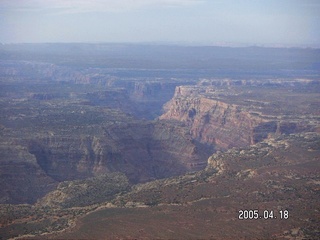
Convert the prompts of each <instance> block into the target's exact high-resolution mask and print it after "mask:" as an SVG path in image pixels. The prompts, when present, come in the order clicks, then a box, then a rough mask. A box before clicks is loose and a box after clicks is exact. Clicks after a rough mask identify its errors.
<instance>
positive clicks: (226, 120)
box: [160, 80, 318, 150]
mask: <svg viewBox="0 0 320 240" xmlns="http://www.w3.org/2000/svg"><path fill="white" fill-rule="evenodd" d="M218 83H219V84H221V85H224V84H225V81H224V80H221V81H220V82H219V81H213V84H215V85H213V86H208V82H200V83H199V85H198V86H179V87H177V88H176V90H175V95H174V97H173V98H172V99H171V100H170V101H169V102H168V103H166V104H165V106H164V114H163V115H161V116H160V119H161V120H175V121H179V122H182V123H184V124H185V125H186V126H187V127H189V129H190V133H191V135H192V137H193V138H194V139H196V140H198V141H199V142H201V143H205V144H208V145H213V146H217V148H220V149H222V150H226V149H229V148H232V147H241V146H247V145H250V144H254V143H257V142H259V141H262V140H263V139H265V138H267V137H268V134H270V133H278V134H281V133H285V134H290V133H295V132H302V131H317V126H318V124H317V122H318V117H313V115H312V113H313V112H315V111H316V110H315V109H311V112H310V113H309V112H308V113H306V112H301V115H300V109H302V110H305V109H306V106H308V105H307V104H309V103H308V102H307V101H305V102H302V101H301V102H299V103H301V105H299V108H300V109H299V108H297V107H296V106H297V105H294V104H293V103H287V101H286V100H285V99H286V97H291V96H290V95H288V93H286V92H283V93H281V94H283V95H282V96H281V97H282V99H280V100H281V101H280V100H278V101H274V102H273V101H272V99H270V96H267V94H266V93H268V90H267V89H264V90H263V91H261V90H260V91H261V95H258V94H257V95H253V93H252V92H253V91H252V90H250V89H248V87H247V84H248V83H247V82H245V81H243V82H240V84H244V86H241V85H240V86H238V85H236V86H231V87H230V84H231V83H232V84H234V83H233V82H231V83H229V84H227V86H226V87H225V86H223V87H221V86H220V87H217V86H216V85H217V84H218ZM294 83H295V82H293V84H294ZM299 86H300V85H299ZM299 86H298V87H299ZM259 87H260V86H259ZM280 87H281V86H280ZM249 88H250V87H249ZM263 88H264V87H263V86H261V87H260V89H263ZM287 88H288V86H287ZM289 88H290V87H289ZM251 89H254V90H256V89H255V85H253V86H251ZM284 91H287V90H284ZM257 92H258V91H257ZM266 96H267V100H265V99H264V98H266ZM316 96H317V95H315V96H314V97H316ZM271 97H272V96H271ZM277 98H279V97H277ZM310 99H311V98H310ZM275 100H277V99H275ZM293 100H294V99H293ZM294 101H297V100H294ZM313 101H315V99H313ZM270 102H271V103H272V106H270V105H271V104H270ZM297 103H298V102H297ZM291 104H292V105H291ZM272 109H273V110H272ZM278 109H281V111H282V112H281V113H279V115H277V114H272V111H274V112H275V113H277V112H278ZM308 110H309V109H308ZM294 111H295V112H294ZM309 111H310V110H309ZM292 112H293V113H294V114H292Z"/></svg>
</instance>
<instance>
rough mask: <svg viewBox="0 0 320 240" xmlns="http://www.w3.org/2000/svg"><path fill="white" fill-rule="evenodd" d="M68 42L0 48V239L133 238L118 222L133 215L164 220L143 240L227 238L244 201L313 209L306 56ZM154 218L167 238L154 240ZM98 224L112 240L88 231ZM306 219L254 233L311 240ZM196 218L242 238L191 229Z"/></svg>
mask: <svg viewBox="0 0 320 240" xmlns="http://www.w3.org/2000/svg"><path fill="white" fill-rule="evenodd" d="M75 45H76V46H77V47H78V48H77V49H78V50H77V51H75V50H72V49H73V48H70V51H67V52H66V51H65V49H69V45H68V44H66V45H63V44H62V45H60V44H57V45H55V44H52V45H51V44H48V45H46V44H44V45H41V44H39V45H35V49H37V50H34V49H31V50H30V49H29V48H31V45H28V46H24V45H16V46H14V45H13V46H7V47H6V46H1V47H0V53H3V54H2V55H0V85H1V90H0V131H1V137H0V143H1V144H0V163H1V165H0V186H1V188H0V213H1V215H2V216H3V217H1V222H0V238H13V237H18V236H19V235H20V237H22V238H28V237H30V238H31V239H34V238H43V237H44V236H47V237H48V238H58V239H59V238H60V239H61V238H74V236H76V237H75V238H88V237H89V236H92V237H93V238H100V237H101V236H102V235H99V234H107V235H109V236H112V237H110V238H119V237H120V238H138V237H139V233H137V232H136V230H137V227H138V228H139V226H133V225H130V224H129V225H130V226H129V225H128V227H129V229H131V230H130V231H131V232H130V231H129V232H130V234H132V235H125V234H124V233H123V232H121V229H118V227H117V226H118V225H119V226H120V225H121V222H123V221H124V222H127V221H128V219H131V218H132V217H134V218H137V219H140V217H139V216H140V215H139V214H142V215H143V216H147V218H146V219H148V217H149V216H152V215H157V214H160V215H161V216H160V215H159V216H158V215H157V218H156V219H157V220H155V222H153V221H151V220H150V221H151V223H152V224H155V225H152V224H150V228H148V229H144V230H143V231H144V232H140V234H141V236H145V237H147V238H152V237H153V236H156V237H157V236H158V237H160V238H161V237H162V238H181V237H182V236H183V237H186V238H192V236H193V237H195V236H196V235H194V234H197V236H202V237H203V238H210V237H216V238H221V237H222V236H226V237H227V238H230V237H235V236H238V235H237V234H239V231H240V232H241V229H243V228H246V226H245V223H242V224H240V223H237V221H235V219H234V216H235V215H234V216H233V215H232V214H233V212H232V211H234V212H237V211H238V210H240V208H243V209H246V208H245V207H247V208H248V209H249V208H250V206H249V203H252V206H251V208H252V207H257V208H261V206H269V208H270V209H271V208H272V209H274V210H276V209H277V208H278V206H277V205H276V204H274V202H277V201H279V202H281V204H280V203H279V204H280V205H281V207H283V209H285V208H289V209H290V211H291V212H292V213H296V214H298V213H299V214H302V216H304V214H303V213H302V212H301V211H302V210H301V209H302V208H303V207H307V206H305V205H303V204H300V205H299V202H301V201H310V204H311V205H310V206H316V205H317V203H318V202H317V200H316V192H315V189H316V187H317V184H318V183H317V181H318V179H319V174H318V173H317V169H319V163H318V162H319V161H318V160H319V159H318V152H319V134H320V127H319V126H320V124H319V121H320V111H319V106H320V98H319V92H320V82H319V71H318V68H317V66H318V65H317V64H319V61H317V59H318V54H319V53H318V51H317V50H314V51H311V50H310V49H306V50H304V51H303V50H297V49H292V50H290V51H289V50H283V49H278V50H277V49H260V48H258V49H251V48H249V49H229V48H226V49H224V48H221V49H220V48H215V47H213V48H204V49H201V48H192V47H190V48H188V47H186V48H181V49H180V48H179V47H164V46H155V47H154V48H153V47H150V46H144V47H142V48H140V47H138V46H130V45H129V46H127V45H124V46H118V45H112V44H110V45H104V44H101V45H99V44H97V45H94V44H93V45H90V44H89V45H85V44H84V45H81V44H79V45H77V44H75ZM98 49H99V50H98ZM123 49H126V51H127V52H126V54H124V55H123ZM160 50H161V51H160ZM182 50H183V51H184V50H186V53H185V55H184V57H183V58H182V57H181V56H180V55H177V56H175V55H174V53H179V52H180V51H182ZM231 50H232V51H231ZM233 50H234V53H233ZM253 50H255V51H253ZM145 51H147V52H148V51H149V52H148V54H146V55H144V54H143V52H145ZM159 52H161V54H159ZM208 52H211V55H210V54H208ZM279 52H281V53H283V54H284V55H281V57H280V58H279V59H278V63H277V64H274V59H275V58H276V57H279ZM212 53H215V54H216V55H215V54H212ZM244 53H245V54H246V55H245V56H246V58H243V57H241V56H243V55H242V54H244ZM303 54H304V55H305V58H304V59H308V60H307V61H302V60H299V59H298V57H300V56H301V55H303ZM150 56H153V58H152V61H151V60H150V59H149V58H150ZM212 56H215V57H212ZM293 56H294V57H293ZM193 57H194V58H195V59H196V60H197V61H198V60H199V59H202V58H204V59H207V58H208V59H209V60H210V59H211V61H209V60H208V61H205V62H203V63H202V65H201V64H200V62H201V61H200V62H199V61H198V62H197V61H196V60H195V59H193ZM226 57H231V58H232V59H234V61H233V63H236V64H235V65H232V64H231V65H232V66H231V65H230V63H229V64H227V63H226ZM84 59H87V60H86V61H85V60H84ZM280 60H281V61H280ZM264 64H265V65H264ZM234 66H235V67H234ZM251 67H252V68H253V69H251ZM284 69H285V70H284ZM284 173H285V175H284V176H283V177H281V176H282V175H281V174H284ZM299 179H303V182H304V183H303V184H309V185H308V186H309V188H307V189H303V184H302V183H300V182H299V181H298V180H299ZM289 185H290V186H291V187H288V186H289ZM255 188H256V189H258V190H255ZM239 189H241V191H240V190H239ZM270 189H272V191H271V190H270ZM288 189H289V190H288ZM290 189H291V190H290ZM292 189H294V190H292ZM288 192H289V195H288ZM270 194H271V195H270ZM303 194H304V197H302V195H303ZM230 196H232V197H230ZM246 196H247V197H248V204H247V205H246V204H245V202H246V200H245V198H246ZM285 196H289V197H290V199H289V200H288V201H289V202H286V201H285V200H284V199H285V198H286V197H285ZM294 201H298V203H294ZM236 202H238V203H239V205H238V207H236V205H235V204H236ZM255 202H256V203H255ZM254 203H255V204H254ZM259 204H260V205H259ZM288 206H289V207H288ZM293 206H294V208H296V210H293ZM310 206H309V207H310ZM198 207H199V209H198V210H197V208H198ZM309 207H308V209H309ZM228 208H229V210H228ZM237 208H239V209H238V210H237ZM231 210H232V211H231ZM175 211H176V212H177V213H178V215H179V216H180V217H181V218H180V217H177V216H176V217H173V215H174V212H175ZM192 212H193V213H192ZM162 213H164V214H165V215H166V214H168V216H171V217H173V218H172V219H176V220H177V225H176V229H177V230H178V232H177V233H170V232H168V231H167V230H165V229H162V231H161V232H162V233H163V235H161V234H160V232H157V231H155V229H154V226H156V225H157V226H161V224H162V223H163V222H161V221H160V220H161V219H162V218H163V219H167V218H166V217H164V215H162ZM104 214H107V215H108V214H110V216H114V217H115V218H114V219H111V220H110V221H111V222H113V221H114V224H112V223H106V222H105V220H101V222H103V224H111V225H110V227H111V229H117V230H115V231H114V233H111V232H103V231H102V232H101V231H100V230H99V229H96V228H95V227H93V226H91V225H90V221H93V222H94V221H95V220H92V219H100V217H102V218H105V219H108V218H109V215H108V217H106V216H105V215H104ZM132 214H133V215H132ZM190 214H191V215H192V216H193V218H195V219H196V220H194V221H191V215H190ZM316 214H317V213H316V212H315V211H314V210H310V211H309V215H308V216H306V217H305V218H306V219H308V220H306V221H307V222H303V220H301V219H302V217H300V218H298V217H297V216H295V217H293V218H292V220H290V221H289V222H288V223H287V224H280V226H281V227H279V228H277V229H276V230H272V229H271V227H270V226H271V225H268V226H266V230H265V231H262V233H263V234H262V235H259V236H260V237H261V238H265V237H271V236H280V237H285V236H291V237H294V236H295V235H294V233H293V232H294V231H295V230H294V225H295V224H297V225H299V226H300V228H299V230H298V235H299V234H300V235H299V236H302V237H303V236H304V237H311V238H312V237H313V236H316V234H317V232H318V230H317V229H316V227H315V226H316V222H317V220H316ZM142 215H141V216H142ZM209 215H211V216H210V217H209ZM57 216H59V217H57ZM121 216H123V218H122V217H121ZM200 216H206V217H205V219H207V222H206V223H203V224H204V225H208V227H210V228H213V229H215V231H217V232H219V229H218V228H217V226H218V225H219V224H220V225H221V226H222V225H225V224H227V223H230V221H231V222H232V221H233V223H232V224H229V225H228V226H229V227H232V226H233V227H235V228H236V227H238V228H239V229H240V230H239V231H235V230H234V231H235V232H233V233H231V232H230V235H223V234H224V233H221V232H220V233H219V234H217V235H215V234H213V232H210V231H209V232H208V231H200V230H199V229H201V227H200V225H201V224H200V223H201V222H202V220H201V217H200ZM158 217H159V219H160V220H159V219H158ZM183 218H185V219H188V220H186V221H187V222H188V223H187V222H185V223H182V222H183V220H182V219H183ZM213 218H221V221H220V222H218V223H217V224H218V225H216V226H213V225H212V224H211V223H209V222H214V221H213V220H214V219H213ZM26 219H31V220H30V221H29V222H26ZM88 219H90V221H89V220H88ZM158 220H159V221H158ZM139 221H141V222H140V224H145V223H144V222H143V220H142V219H140V220H139ZM180 223H181V224H180ZM79 224H80V225H83V224H84V225H85V228H84V229H85V230H77V229H78V228H77V226H78V225H79ZM101 224H102V223H101ZM171 224H173V225H175V224H174V223H171ZM183 224H191V225H192V224H195V226H197V227H195V229H194V232H188V231H186V232H183V230H182V229H184V227H183V226H184V225H183ZM199 224H200V225H199ZM203 224H202V225H203ZM259 224H260V225H259V227H262V225H261V223H259ZM270 224H271V223H270ZM138 225H139V224H138ZM191 225H190V226H191ZM165 226H166V227H165V228H168V229H169V228H170V226H167V225H165ZM87 227H88V228H87ZM90 228H92V229H95V231H94V232H90V230H88V229H90ZM83 231H87V233H85V232H83ZM285 231H287V232H285ZM89 232H90V233H89ZM156 232H157V233H156ZM201 232H202V233H201ZM268 232H270V233H268ZM254 233H256V232H254V231H252V232H251V233H250V234H251V235H250V234H249V235H250V236H249V235H248V236H247V237H249V238H251V237H252V236H254ZM43 234H44V235H43ZM48 234H49V235H48ZM90 234H91V235H90ZM112 234H114V235H112ZM128 234H129V233H128ZM159 234H160V235H159ZM210 234H211V235H210ZM232 234H233V235H232ZM268 234H269V235H268Z"/></svg>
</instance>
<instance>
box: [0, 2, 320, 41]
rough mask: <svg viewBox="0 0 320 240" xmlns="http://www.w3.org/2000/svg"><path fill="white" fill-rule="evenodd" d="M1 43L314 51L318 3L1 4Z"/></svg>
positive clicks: (319, 35) (319, 27) (319, 25)
mask: <svg viewBox="0 0 320 240" xmlns="http://www.w3.org/2000/svg"><path fill="white" fill-rule="evenodd" d="M0 42H2V43H16V42H171V43H186V44H217V43H221V44H223V43H236V44H238V43H240V44H241V43H243V44H251V45H253V44H258V45H261V44H264V45H269V44H280V45H312V46H314V45H316V46H319V45H320V0H0Z"/></svg>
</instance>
